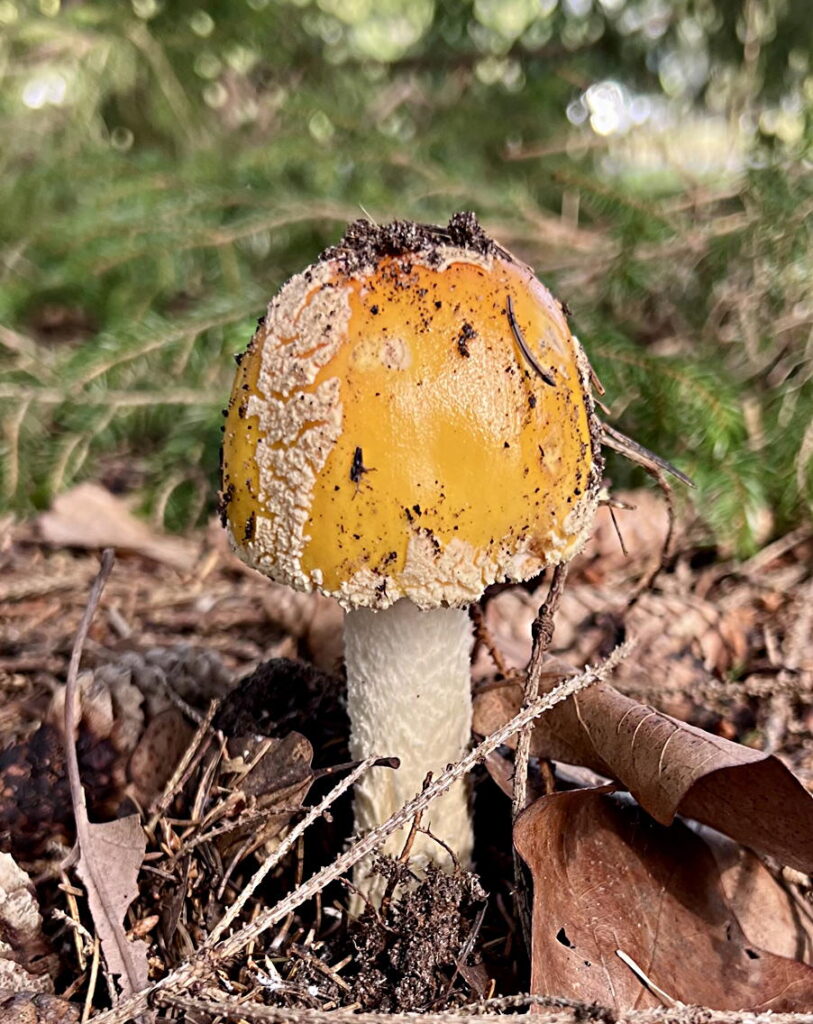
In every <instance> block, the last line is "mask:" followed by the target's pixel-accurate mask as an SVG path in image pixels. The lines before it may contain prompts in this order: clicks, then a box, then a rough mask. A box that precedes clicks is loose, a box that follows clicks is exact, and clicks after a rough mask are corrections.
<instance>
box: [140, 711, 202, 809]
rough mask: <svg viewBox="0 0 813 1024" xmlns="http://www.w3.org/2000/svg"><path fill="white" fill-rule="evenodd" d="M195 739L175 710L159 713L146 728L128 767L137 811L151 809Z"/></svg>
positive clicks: (185, 722) (179, 712)
mask: <svg viewBox="0 0 813 1024" xmlns="http://www.w3.org/2000/svg"><path fill="white" fill-rule="evenodd" d="M194 735H195V729H194V727H193V726H191V725H190V724H189V722H187V720H186V718H185V717H184V715H183V713H182V712H181V711H179V710H178V708H167V709H166V711H161V712H159V714H157V715H156V716H155V718H153V719H152V721H151V722H150V723H149V724H148V725H147V727H146V729H145V730H144V732H143V734H142V736H141V738H140V739H139V741H138V743H137V744H136V748H135V750H134V751H133V753H132V754H131V756H130V761H129V764H128V765H127V775H128V777H129V779H130V783H131V784H132V786H133V790H134V795H135V798H136V800H137V801H138V805H139V806H140V807H151V806H152V804H153V801H154V800H156V799H157V798H158V796H159V795H160V794H161V793H162V792H163V789H164V787H165V786H166V784H167V782H168V781H169V779H170V778H171V776H172V773H173V772H174V771H175V768H176V767H177V765H178V762H179V761H180V759H181V758H182V757H183V754H184V752H185V751H186V749H187V747H188V746H189V744H190V743H191V742H192V737H193V736H194Z"/></svg>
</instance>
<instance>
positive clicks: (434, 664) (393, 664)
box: [344, 598, 472, 869]
mask: <svg viewBox="0 0 813 1024" xmlns="http://www.w3.org/2000/svg"><path fill="white" fill-rule="evenodd" d="M344 628H345V632H344V643H345V664H346V667H347V702H348V711H349V714H350V722H351V736H350V751H351V756H352V757H354V758H359V759H361V758H364V757H368V756H369V755H370V754H373V753H376V754H379V755H381V756H397V757H399V758H400V759H401V766H400V768H398V769H397V770H396V771H392V770H391V769H387V768H373V769H372V770H371V771H370V772H368V773H367V775H366V776H364V777H363V778H362V780H361V781H360V782H359V783H357V784H356V790H355V814H356V829H357V830H359V831H367V830H369V829H371V828H374V827H375V826H376V825H379V824H381V822H383V821H385V820H386V819H387V818H389V817H390V816H391V815H392V814H393V813H394V812H395V811H397V810H398V809H399V808H400V807H402V806H403V805H404V804H405V803H407V801H408V800H411V799H412V797H413V796H415V794H416V793H418V792H420V790H421V787H422V785H423V782H424V779H425V777H426V773H427V772H429V771H431V772H433V773H435V774H437V773H438V772H439V771H442V770H443V769H444V768H445V767H446V765H447V764H450V763H452V762H455V761H458V760H459V759H460V758H461V757H462V756H463V754H464V752H465V751H466V748H467V746H468V743H469V739H470V733H471V672H470V657H471V646H472V632H471V623H470V621H469V617H468V614H467V613H466V612H465V611H461V610H460V609H457V608H434V609H430V610H429V611H421V610H420V609H419V608H418V607H417V606H416V605H415V604H413V603H412V601H410V600H408V599H407V598H402V599H401V600H400V601H396V602H395V604H393V605H392V606H391V607H389V608H387V609H384V610H383V611H371V610H370V609H368V608H358V609H355V610H354V611H350V612H348V614H347V618H346V620H345V627H344ZM407 824H409V823H407ZM421 824H422V826H423V827H424V828H426V829H428V830H429V831H430V832H432V833H433V835H435V836H437V837H438V838H439V839H441V840H442V841H443V842H444V843H445V844H447V845H448V847H449V848H450V849H451V850H452V851H453V852H454V855H455V856H456V857H457V859H458V861H459V863H461V864H462V865H464V866H466V865H468V863H469V860H470V857H471V849H472V828H471V817H470V813H469V796H468V789H467V787H466V785H465V781H464V780H460V781H459V782H456V783H455V784H454V785H453V786H452V788H451V789H449V790H448V791H447V792H446V793H444V795H443V796H441V797H439V798H438V799H437V800H435V801H434V802H433V803H432V804H431V805H430V806H429V808H428V810H427V812H426V814H425V815H424V817H423V819H422V822H421ZM406 831H407V830H406V829H405V830H401V831H400V832H396V833H394V834H393V835H392V836H390V838H389V839H388V840H387V842H386V843H385V845H384V846H383V847H382V851H383V852H385V853H389V854H392V855H398V854H399V853H400V852H401V849H402V848H403V845H404V841H405V836H406ZM430 861H431V862H433V863H435V864H439V865H442V866H444V867H447V868H448V867H450V866H451V858H450V856H449V854H448V853H447V851H446V850H445V849H444V848H443V846H441V845H440V844H439V843H437V842H435V841H434V840H433V839H432V838H431V837H430V836H428V835H426V834H424V833H418V834H417V835H416V837H415V842H414V845H413V847H412V853H411V859H410V863H411V866H412V867H413V868H415V867H418V868H419V869H420V868H422V867H425V866H426V864H427V863H428V862H430Z"/></svg>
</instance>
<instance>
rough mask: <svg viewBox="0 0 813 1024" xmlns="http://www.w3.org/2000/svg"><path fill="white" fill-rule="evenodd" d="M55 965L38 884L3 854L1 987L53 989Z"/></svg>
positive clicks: (0, 868) (0, 860)
mask: <svg viewBox="0 0 813 1024" xmlns="http://www.w3.org/2000/svg"><path fill="white" fill-rule="evenodd" d="M55 966H56V965H55V963H54V962H53V958H52V957H50V956H49V946H48V941H47V939H46V938H45V936H44V934H43V931H42V918H41V917H40V911H39V907H38V906H37V897H36V895H35V893H34V886H33V884H32V883H31V880H30V879H29V877H28V875H27V874H26V873H25V871H23V870H22V868H20V867H18V865H17V864H16V863H15V861H14V858H13V857H12V856H11V854H8V853H0V989H10V990H12V991H16V992H20V991H30V992H53V990H54V983H53V981H52V979H51V975H50V973H49V971H50V970H51V969H54V968H55Z"/></svg>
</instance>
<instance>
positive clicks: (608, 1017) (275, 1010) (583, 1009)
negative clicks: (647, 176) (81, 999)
mask: <svg viewBox="0 0 813 1024" xmlns="http://www.w3.org/2000/svg"><path fill="white" fill-rule="evenodd" d="M158 998H159V1001H160V1002H161V1003H163V1004H164V1005H166V1006H173V1007H177V1008H178V1009H181V1010H188V1011H191V1012H195V1011H197V1012H199V1013H205V1014H209V1015H210V1016H213V1017H214V1016H216V1015H220V1016H222V1017H227V1018H229V1019H232V1020H234V1019H238V1020H247V1021H273V1022H275V1024H472V1021H473V1020H477V1021H484V1022H488V1024H491V1022H492V1021H494V1022H495V1024H496V1022H498V1021H500V1022H502V1024H505V1016H504V1015H503V1014H497V1013H482V1014H476V1015H475V1014H472V1013H464V1012H462V1010H456V1011H453V1012H451V1013H392V1014H390V1013H356V1012H355V1011H353V1010H350V1009H348V1008H343V1009H339V1010H311V1009H299V1008H296V1007H292V1006H257V1005H253V1004H247V1003H244V1002H240V1001H239V1000H238V999H234V998H233V997H226V998H223V999H217V1000H215V999H211V1000H210V999H193V998H190V997H188V996H183V995H174V994H171V993H161V994H160V995H159V997H158ZM509 998H510V997H509ZM519 998H520V999H521V1002H519V1003H518V1004H511V1003H508V1002H506V1001H505V1000H500V999H497V1000H490V1001H489V1002H490V1003H492V1004H494V1005H501V1006H506V1007H508V1006H511V1005H520V1006H522V1005H528V1006H530V1007H533V1009H532V1010H531V1011H530V1012H525V1013H517V1014H514V1015H512V1016H511V1018H510V1019H511V1021H512V1022H513V1021H516V1022H518V1024H579V1022H580V1021H585V1020H592V1021H597V1022H599V1024H764V1022H765V1020H766V1015H765V1014H764V1013H748V1012H746V1011H742V1010H710V1009H707V1008H706V1007H702V1006H675V1007H659V1008H657V1009H649V1010H626V1011H624V1012H619V1011H618V1010H610V1009H607V1008H606V1007H601V1006H596V1005H595V1004H592V1005H589V1006H588V1005H585V1004H584V1003H575V1002H571V1001H569V1000H565V999H549V998H546V997H544V996H521V997H519ZM96 1020H98V1021H101V1020H102V1018H101V1017H97V1018H96ZM770 1021H771V1024H813V1013H771V1015H770Z"/></svg>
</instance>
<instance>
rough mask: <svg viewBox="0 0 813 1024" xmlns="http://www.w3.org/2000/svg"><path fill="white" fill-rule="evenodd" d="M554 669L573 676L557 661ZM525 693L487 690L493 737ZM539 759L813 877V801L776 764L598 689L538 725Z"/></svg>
mask: <svg viewBox="0 0 813 1024" xmlns="http://www.w3.org/2000/svg"><path fill="white" fill-rule="evenodd" d="M548 665H549V671H550V672H551V673H554V674H556V673H558V674H560V675H566V674H569V673H571V672H572V671H573V670H572V669H571V668H570V667H569V666H567V665H564V664H563V663H562V662H560V661H557V660H556V659H550V660H549V663H548ZM521 702H522V688H521V687H520V686H519V685H518V684H512V683H506V684H505V685H504V686H500V687H493V686H492V687H489V688H488V689H486V690H485V692H483V693H482V694H480V695H479V696H478V697H477V698H476V699H475V702H474V723H473V724H474V729H475V731H476V732H479V733H482V734H483V735H487V734H488V733H490V732H494V731H495V730H496V729H498V728H499V727H500V726H501V725H503V724H504V723H505V722H507V721H508V720H509V719H510V718H511V717H513V715H515V714H516V712H517V711H518V709H519V707H520V705H521ZM531 753H532V754H533V755H535V756H537V757H547V758H551V759H553V760H557V761H565V762H567V763H568V764H576V765H583V766H584V767H587V768H590V769H592V770H593V771H595V772H598V773H599V774H601V775H604V776H606V777H608V778H611V779H617V780H618V781H619V782H620V783H622V784H623V785H624V787H625V788H627V789H628V790H629V791H630V792H631V793H632V795H633V796H634V797H635V799H636V800H637V801H638V803H640V804H641V806H642V807H643V808H645V810H646V811H648V812H649V814H651V815H652V817H653V818H655V820H656V821H658V822H660V823H661V824H663V825H668V824H670V823H671V822H672V821H673V820H674V817H675V815H677V814H682V815H685V816H686V817H689V818H695V819H697V821H701V822H703V823H704V824H706V825H710V826H711V827H712V828H715V829H717V830H718V831H720V832H724V833H725V834H726V835H728V836H730V837H731V838H733V839H736V840H737V842H739V843H742V844H743V845H744V846H749V847H751V848H752V849H754V850H757V851H758V852H760V853H764V854H769V855H771V856H773V857H776V858H777V859H778V860H779V861H781V862H782V863H783V864H788V865H790V866H791V867H794V868H797V869H798V870H800V871H805V872H810V871H813V797H811V796H810V794H809V793H808V792H807V791H806V790H805V789H804V787H803V786H802V785H801V783H800V782H799V781H798V780H797V779H796V778H795V776H794V775H793V774H792V773H791V772H790V771H789V770H788V769H787V768H786V767H785V766H784V765H783V764H782V762H781V761H779V760H778V759H777V758H776V757H773V756H771V755H767V754H764V753H762V752H761V751H759V750H754V749H752V748H751V747H746V746H743V745H741V744H737V743H732V742H731V741H730V740H725V739H722V738H721V737H719V736H714V735H712V734H711V733H707V732H704V731H703V730H702V729H698V728H696V727H695V726H692V725H687V724H686V723H685V722H681V721H679V720H678V719H676V718H671V717H670V716H669V715H666V714H664V713H663V712H661V711H657V710H656V709H655V708H653V707H650V706H648V705H645V704H639V703H638V702H637V701H635V700H633V699H632V698H630V697H626V696H624V695H623V694H621V693H619V692H618V691H617V690H615V689H614V688H613V687H612V686H609V685H608V684H606V683H599V684H597V685H596V686H593V687H591V688H590V689H588V690H585V691H583V692H582V693H579V694H576V695H575V696H573V697H571V698H570V699H569V700H567V701H564V702H563V703H561V704H559V705H557V706H556V707H554V708H552V709H551V710H550V711H549V712H548V713H547V714H545V715H543V716H542V717H541V718H539V719H538V720H537V722H536V723H535V725H534V730H533V734H532V739H531Z"/></svg>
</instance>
